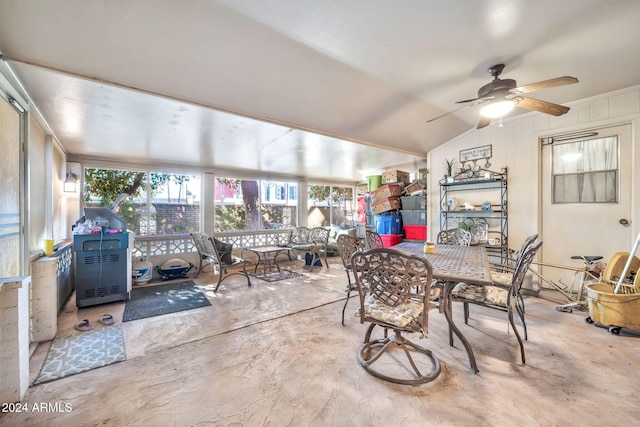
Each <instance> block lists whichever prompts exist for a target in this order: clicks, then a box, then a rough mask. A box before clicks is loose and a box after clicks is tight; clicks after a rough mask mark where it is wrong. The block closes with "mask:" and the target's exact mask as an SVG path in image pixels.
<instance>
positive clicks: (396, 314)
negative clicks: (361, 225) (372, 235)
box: [351, 248, 440, 385]
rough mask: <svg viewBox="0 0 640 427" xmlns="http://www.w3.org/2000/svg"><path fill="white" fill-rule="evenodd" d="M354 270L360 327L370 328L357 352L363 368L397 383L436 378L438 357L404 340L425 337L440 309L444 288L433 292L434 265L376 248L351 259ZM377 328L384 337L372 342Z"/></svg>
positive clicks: (423, 259) (420, 259) (416, 382)
mask: <svg viewBox="0 0 640 427" xmlns="http://www.w3.org/2000/svg"><path fill="white" fill-rule="evenodd" d="M351 268H352V269H353V273H354V277H355V282H356V285H357V287H358V295H359V297H360V312H359V314H360V322H361V323H369V324H370V325H369V327H368V328H367V331H366V333H365V338H364V343H363V344H362V345H361V346H360V348H359V350H358V361H359V362H360V365H361V366H362V367H363V368H364V369H365V370H366V371H367V372H368V373H370V374H371V375H373V376H375V377H377V378H380V379H383V380H385V381H390V382H393V383H397V384H411V385H417V384H423V383H427V382H430V381H433V380H434V379H436V378H437V377H438V375H439V374H440V362H439V361H438V359H437V357H436V356H435V355H434V354H433V353H432V352H431V350H429V349H427V348H425V347H421V346H418V345H417V344H415V343H413V342H411V341H410V340H408V339H407V338H405V337H404V336H403V333H413V332H417V333H419V334H420V337H426V335H427V331H428V325H429V310H430V309H431V308H436V307H438V304H437V302H436V299H437V298H438V296H439V293H440V288H436V289H434V288H432V278H433V273H432V269H431V264H429V262H428V261H427V260H426V258H423V257H419V256H415V255H408V254H405V253H402V252H399V251H396V250H393V249H384V248H376V249H370V250H368V251H365V252H356V253H355V254H353V256H352V257H351ZM375 326H380V327H382V328H383V329H384V331H385V334H384V337H383V338H377V339H372V337H371V332H372V330H373V329H374V327H375ZM388 331H389V332H393V333H392V334H389V335H388V334H387V332H388ZM393 353H396V354H393ZM414 356H418V357H415V358H414ZM423 356H426V358H425V357H423ZM381 359H383V361H382V362H381V363H378V364H376V362H378V361H379V360H381ZM374 364H375V365H374ZM374 366H375V368H374ZM429 369H430V371H428V373H423V372H427V370H429ZM407 373H409V375H407Z"/></svg>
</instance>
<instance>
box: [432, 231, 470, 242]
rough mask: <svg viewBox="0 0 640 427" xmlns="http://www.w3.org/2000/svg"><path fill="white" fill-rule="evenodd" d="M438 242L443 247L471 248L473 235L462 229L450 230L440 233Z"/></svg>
mask: <svg viewBox="0 0 640 427" xmlns="http://www.w3.org/2000/svg"><path fill="white" fill-rule="evenodd" d="M437 242H438V243H439V244H441V245H458V246H469V245H470V244H471V233H469V232H468V231H467V230H463V229H462V228H450V229H449V230H442V231H441V232H439V233H438V240H437Z"/></svg>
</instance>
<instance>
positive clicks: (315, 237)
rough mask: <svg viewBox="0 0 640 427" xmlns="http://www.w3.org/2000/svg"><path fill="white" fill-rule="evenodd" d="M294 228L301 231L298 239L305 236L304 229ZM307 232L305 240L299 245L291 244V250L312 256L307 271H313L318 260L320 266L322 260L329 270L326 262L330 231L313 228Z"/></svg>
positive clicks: (322, 228)
mask: <svg viewBox="0 0 640 427" xmlns="http://www.w3.org/2000/svg"><path fill="white" fill-rule="evenodd" d="M296 228H299V229H300V230H301V234H300V236H298V237H299V238H300V239H302V238H304V234H306V233H304V229H303V228H302V227H296ZM305 228H306V227H305ZM307 230H308V234H307V240H306V241H304V242H301V243H293V244H292V246H291V250H294V251H302V252H308V253H310V254H311V255H312V257H311V265H310V267H309V271H313V267H314V265H315V263H316V261H318V260H320V264H322V259H324V264H325V266H326V267H327V268H329V262H328V261H327V244H328V242H329V233H330V230H329V229H328V228H324V227H313V228H311V229H307Z"/></svg>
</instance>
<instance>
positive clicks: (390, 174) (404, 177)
mask: <svg viewBox="0 0 640 427" xmlns="http://www.w3.org/2000/svg"><path fill="white" fill-rule="evenodd" d="M382 179H383V181H384V182H385V183H390V182H402V183H404V184H411V179H410V178H409V172H403V171H387V172H383V173H382Z"/></svg>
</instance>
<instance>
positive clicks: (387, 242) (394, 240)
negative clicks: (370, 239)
mask: <svg viewBox="0 0 640 427" xmlns="http://www.w3.org/2000/svg"><path fill="white" fill-rule="evenodd" d="M380 237H382V244H383V245H384V247H385V248H390V247H391V246H395V245H397V244H398V243H400V242H402V234H381V235H380Z"/></svg>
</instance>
